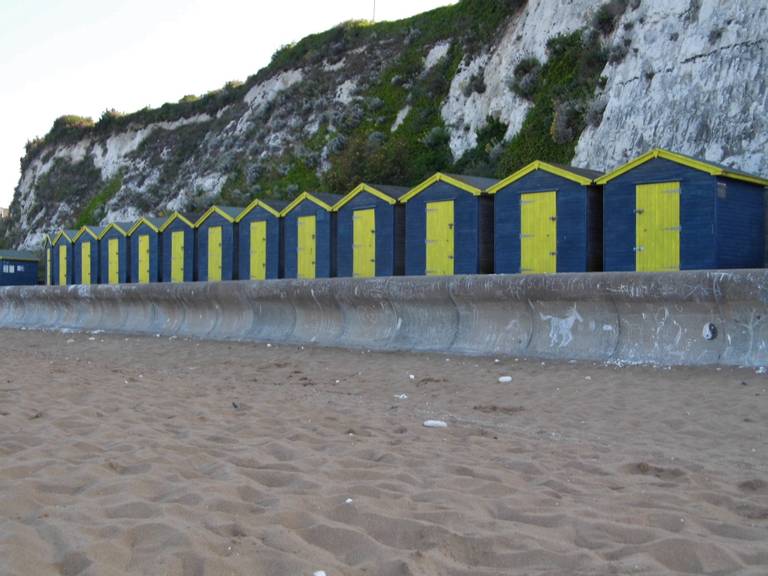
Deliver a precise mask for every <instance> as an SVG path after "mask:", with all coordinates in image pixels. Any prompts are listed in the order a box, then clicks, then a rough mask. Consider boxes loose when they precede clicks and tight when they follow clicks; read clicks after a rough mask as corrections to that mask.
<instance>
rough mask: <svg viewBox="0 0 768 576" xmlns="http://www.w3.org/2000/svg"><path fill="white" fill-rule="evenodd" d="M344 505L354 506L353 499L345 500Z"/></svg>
mask: <svg viewBox="0 0 768 576" xmlns="http://www.w3.org/2000/svg"><path fill="white" fill-rule="evenodd" d="M344 504H352V498H347V499H346V500H344Z"/></svg>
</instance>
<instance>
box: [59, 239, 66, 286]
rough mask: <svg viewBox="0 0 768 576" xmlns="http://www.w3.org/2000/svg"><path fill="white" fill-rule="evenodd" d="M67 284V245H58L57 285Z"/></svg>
mask: <svg viewBox="0 0 768 576" xmlns="http://www.w3.org/2000/svg"><path fill="white" fill-rule="evenodd" d="M66 285H67V247H66V246H65V245H63V244H62V245H60V246H59V286H66Z"/></svg>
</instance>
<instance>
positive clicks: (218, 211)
mask: <svg viewBox="0 0 768 576" xmlns="http://www.w3.org/2000/svg"><path fill="white" fill-rule="evenodd" d="M213 214H218V215H219V216H221V217H222V218H224V220H226V221H227V222H229V223H230V224H231V223H232V222H234V221H235V219H234V218H232V216H230V215H229V214H227V213H226V212H224V210H222V209H221V208H219V207H218V206H211V207H210V208H208V210H206V211H205V212H203V215H202V216H200V218H198V219H197V222H195V228H199V227H200V225H201V224H202V223H203V222H205V221H206V220H207V219H208V218H209V217H210V216H212V215H213Z"/></svg>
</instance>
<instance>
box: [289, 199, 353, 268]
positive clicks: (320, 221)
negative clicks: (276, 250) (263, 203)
mask: <svg viewBox="0 0 768 576" xmlns="http://www.w3.org/2000/svg"><path fill="white" fill-rule="evenodd" d="M340 199H341V196H338V195H336V194H325V193H317V194H316V193H311V194H310V193H309V192H303V193H302V194H300V195H299V196H298V197H297V198H296V199H295V200H293V202H291V203H290V204H288V206H286V207H285V208H284V209H283V211H282V212H281V213H280V215H281V217H282V218H283V231H284V242H285V246H284V260H283V262H284V266H285V277H286V278H329V277H331V276H333V275H334V272H335V270H334V260H335V259H334V244H335V230H334V225H335V222H334V218H333V212H332V206H333V205H335V204H336V202H338V201H339V200H340Z"/></svg>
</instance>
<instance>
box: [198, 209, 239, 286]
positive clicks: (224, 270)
mask: <svg viewBox="0 0 768 576" xmlns="http://www.w3.org/2000/svg"><path fill="white" fill-rule="evenodd" d="M214 226H221V279H222V280H234V271H235V224H233V223H232V222H229V221H228V220H227V219H226V218H224V217H223V216H221V214H217V213H214V214H211V215H210V216H208V218H206V219H205V222H203V223H202V224H200V226H199V227H198V228H197V279H198V280H200V281H203V282H205V281H207V280H208V229H209V228H211V227H214Z"/></svg>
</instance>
